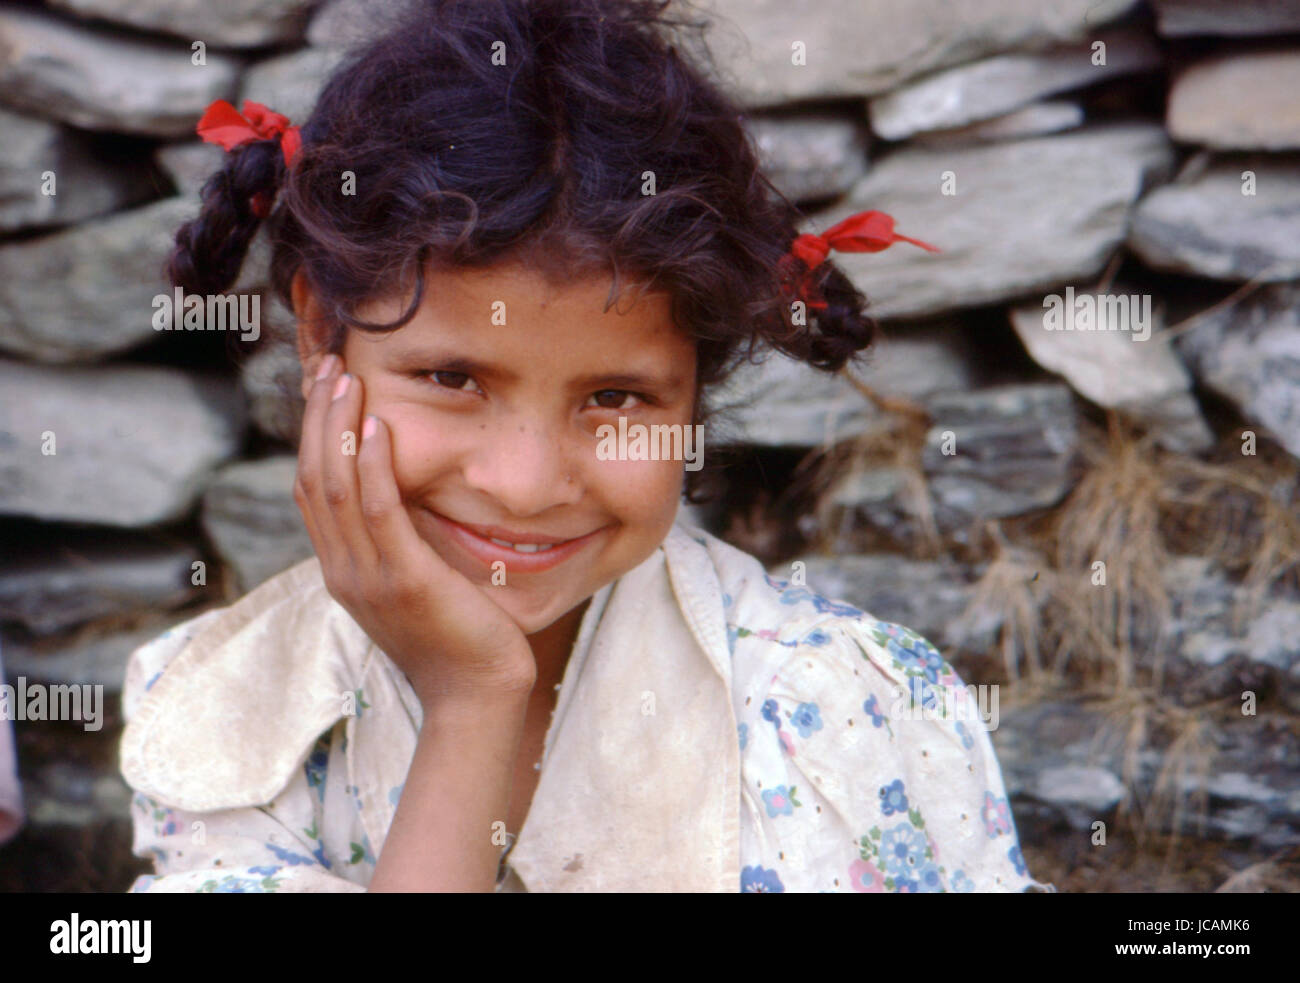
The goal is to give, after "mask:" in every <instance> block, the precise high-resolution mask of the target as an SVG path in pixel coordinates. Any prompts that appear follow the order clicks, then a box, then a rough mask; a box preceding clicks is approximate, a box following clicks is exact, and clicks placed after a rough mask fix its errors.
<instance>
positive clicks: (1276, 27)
mask: <svg viewBox="0 0 1300 983" xmlns="http://www.w3.org/2000/svg"><path fill="white" fill-rule="evenodd" d="M1151 5H1152V6H1153V7H1155V10H1156V17H1157V23H1158V30H1159V31H1160V33H1161V34H1163V35H1165V36H1167V37H1183V36H1185V35H1188V34H1212V35H1225V36H1234V35H1239V36H1247V35H1259V34H1287V33H1292V32H1295V31H1300V5H1298V4H1296V3H1295V0H1151Z"/></svg>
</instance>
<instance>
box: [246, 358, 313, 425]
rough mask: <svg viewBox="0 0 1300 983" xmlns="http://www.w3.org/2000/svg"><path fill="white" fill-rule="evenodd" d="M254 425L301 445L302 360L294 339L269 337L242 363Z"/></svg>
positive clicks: (302, 404) (302, 406)
mask: <svg viewBox="0 0 1300 983" xmlns="http://www.w3.org/2000/svg"><path fill="white" fill-rule="evenodd" d="M239 381H240V384H241V385H242V386H243V387H244V392H245V393H247V394H248V400H249V408H250V413H251V415H252V419H253V425H254V426H256V427H257V429H258V430H260V431H261V432H262V433H264V434H267V435H269V436H271V437H275V438H277V439H279V440H283V441H285V442H286V443H289V444H293V445H295V446H297V443H298V435H299V432H300V430H301V427H302V411H303V408H304V403H303V398H302V364H301V363H300V362H299V361H298V352H297V350H296V348H295V347H294V344H293V342H292V341H288V340H281V339H278V338H268V339H267V343H266V344H263V345H261V346H259V347H258V348H257V350H256V351H254V352H253V354H252V355H250V356H249V358H248V360H247V361H245V362H244V364H243V365H242V366H240V370H239Z"/></svg>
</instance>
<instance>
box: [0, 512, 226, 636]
mask: <svg viewBox="0 0 1300 983" xmlns="http://www.w3.org/2000/svg"><path fill="white" fill-rule="evenodd" d="M78 540H79V541H71V540H70V538H65V537H59V538H57V539H54V540H53V541H51V540H50V539H49V538H48V537H47V538H45V540H44V541H42V542H41V544H40V546H39V547H38V548H37V549H34V550H32V549H28V550H25V551H23V553H21V554H18V555H15V554H13V553H11V554H10V555H8V556H6V557H5V560H4V566H3V567H0V620H4V621H15V622H18V623H20V624H23V625H25V626H26V627H27V628H28V629H29V630H31V631H32V632H35V633H37V634H51V633H53V632H57V631H63V630H65V629H68V628H73V627H75V626H77V625H79V624H82V623H84V622H87V621H93V620H94V619H96V618H103V617H106V616H110V615H112V616H128V615H131V614H134V613H136V612H138V611H140V610H142V609H143V610H150V609H153V610H157V609H163V610H166V609H169V608H176V607H180V606H181V605H184V604H186V603H188V602H190V601H192V600H193V599H194V588H193V587H192V586H191V583H190V581H191V572H192V569H193V568H192V566H191V564H193V563H195V562H196V561H200V560H201V559H202V557H201V554H200V553H199V552H198V550H197V549H195V548H194V547H193V546H190V545H188V544H185V543H176V544H167V543H163V542H156V541H155V542H150V541H147V540H141V539H137V538H132V537H127V536H120V535H116V534H107V535H97V534H90V533H83V534H82V535H80V536H79V537H78Z"/></svg>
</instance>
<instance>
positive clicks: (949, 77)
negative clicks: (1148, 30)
mask: <svg viewBox="0 0 1300 983" xmlns="http://www.w3.org/2000/svg"><path fill="white" fill-rule="evenodd" d="M1096 43H1101V44H1104V45H1105V46H1106V47H1105V56H1104V57H1105V61H1104V64H1094V60H1095V59H1100V57H1101V53H1100V51H1098V52H1096V53H1094V50H1093V47H1092V46H1093V45H1094V44H1096ZM1162 61H1163V58H1162V55H1161V52H1160V49H1159V47H1157V46H1156V44H1155V42H1154V41H1153V40H1152V39H1151V38H1150V36H1149V35H1147V34H1145V33H1143V32H1139V31H1137V30H1134V29H1125V30H1119V31H1107V32H1103V33H1101V34H1098V35H1097V36H1096V37H1093V38H1090V39H1088V40H1086V41H1080V42H1075V43H1072V44H1068V45H1058V46H1055V47H1052V48H1049V49H1048V50H1046V51H1042V52H1013V53H1010V54H1000V55H994V56H993V57H992V58H985V59H982V60H980V61H976V62H971V63H969V64H965V65H960V66H958V67H956V68H949V69H945V70H944V71H942V72H938V73H936V74H934V75H930V76H927V77H926V78H924V79H921V80H919V81H916V82H909V83H907V84H906V85H903V86H900V87H899V88H897V89H894V90H893V91H892V92H888V93H886V94H884V95H882V96H877V97H876V98H875V99H872V100H871V103H870V106H869V109H870V113H871V127H872V129H873V130H875V132H876V133H878V134H879V135H880V136H882V137H884V138H885V139H887V140H902V139H904V138H905V137H909V136H911V135H912V134H914V133H919V132H923V131H926V130H939V129H950V128H953V127H959V126H965V125H967V124H970V123H975V122H979V121H980V120H988V119H992V118H994V117H996V116H1001V115H1003V114H1005V113H1008V112H1011V111H1012V110H1015V109H1019V108H1021V107H1023V106H1026V105H1028V104H1029V103H1032V102H1034V101H1036V100H1038V99H1041V98H1043V97H1044V96H1050V95H1056V94H1057V93H1060V92H1067V91H1069V90H1071V89H1079V88H1083V87H1084V86H1088V85H1094V84H1096V83H1099V82H1104V81H1107V80H1109V79H1113V78H1118V77H1119V76H1122V75H1130V74H1133V73H1134V72H1144V71H1151V70H1153V69H1156V68H1159V67H1160V65H1161V64H1162Z"/></svg>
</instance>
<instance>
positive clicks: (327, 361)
mask: <svg viewBox="0 0 1300 983" xmlns="http://www.w3.org/2000/svg"><path fill="white" fill-rule="evenodd" d="M334 361H335V358H334V356H333V355H326V356H325V357H324V358H322V359H321V360H320V368H318V369H317V370H316V381H317V382H319V381H320V380H321V379H324V378H325V377H327V376H328V375H329V374H330V373H331V372H333V371H334Z"/></svg>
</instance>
